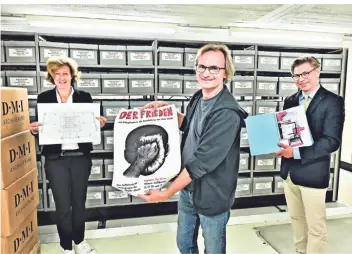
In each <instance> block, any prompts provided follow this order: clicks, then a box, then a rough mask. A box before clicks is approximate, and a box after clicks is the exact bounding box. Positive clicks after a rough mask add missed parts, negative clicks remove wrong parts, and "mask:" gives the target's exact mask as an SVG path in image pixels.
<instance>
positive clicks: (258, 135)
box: [246, 105, 314, 156]
mask: <svg viewBox="0 0 352 254" xmlns="http://www.w3.org/2000/svg"><path fill="white" fill-rule="evenodd" d="M246 129H247V134H248V143H249V148H250V152H251V155H252V156H256V155H263V154H270V153H275V152H277V151H279V150H281V149H282V148H281V147H280V146H279V145H278V144H279V143H282V144H285V145H289V146H291V147H302V146H311V145H312V144H313V143H314V142H313V139H312V136H311V132H310V129H309V126H308V121H307V117H306V114H305V111H304V108H303V106H302V105H301V106H297V107H293V108H290V109H287V110H283V111H280V112H275V113H268V114H261V115H255V116H249V117H248V118H247V119H246Z"/></svg>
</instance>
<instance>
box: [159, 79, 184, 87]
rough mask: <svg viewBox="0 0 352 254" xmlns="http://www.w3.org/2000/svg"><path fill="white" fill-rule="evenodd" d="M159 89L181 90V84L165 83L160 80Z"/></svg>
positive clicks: (177, 82)
mask: <svg viewBox="0 0 352 254" xmlns="http://www.w3.org/2000/svg"><path fill="white" fill-rule="evenodd" d="M161 87H164V88H181V82H179V81H176V82H175V81H166V80H162V81H161Z"/></svg>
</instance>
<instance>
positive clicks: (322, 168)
mask: <svg viewBox="0 0 352 254" xmlns="http://www.w3.org/2000/svg"><path fill="white" fill-rule="evenodd" d="M300 95H301V92H298V93H296V94H294V95H291V96H289V97H287V98H286V99H285V102H284V109H288V108H292V107H296V106H298V105H299V96H300ZM306 115H307V120H308V124H309V128H310V131H311V133H312V137H313V140H314V144H313V145H312V146H309V147H300V148H299V152H300V154H301V159H300V160H295V159H294V158H290V159H286V158H284V157H282V161H281V170H280V175H281V177H282V178H283V179H286V178H287V175H288V172H290V178H291V180H292V182H293V183H294V184H297V185H301V186H305V187H311V188H319V189H323V188H327V187H328V186H329V179H330V157H331V153H333V152H335V151H336V150H337V149H338V148H339V147H340V145H341V140H342V131H343V125H344V121H345V102H344V98H343V97H341V96H339V95H336V94H334V93H332V92H330V91H328V90H326V89H325V88H324V87H320V88H319V90H318V91H317V93H316V94H315V96H314V98H313V100H312V101H311V102H310V104H309V106H308V108H307V111H306Z"/></svg>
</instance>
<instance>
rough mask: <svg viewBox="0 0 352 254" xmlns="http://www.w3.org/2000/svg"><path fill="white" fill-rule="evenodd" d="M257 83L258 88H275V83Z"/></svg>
mask: <svg viewBox="0 0 352 254" xmlns="http://www.w3.org/2000/svg"><path fill="white" fill-rule="evenodd" d="M258 85H259V89H260V90H275V88H276V84H274V83H264V82H259V84H258Z"/></svg>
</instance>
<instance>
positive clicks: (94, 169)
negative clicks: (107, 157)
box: [90, 166, 101, 175]
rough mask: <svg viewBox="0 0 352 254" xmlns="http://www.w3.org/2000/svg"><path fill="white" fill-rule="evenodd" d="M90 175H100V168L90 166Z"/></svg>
mask: <svg viewBox="0 0 352 254" xmlns="http://www.w3.org/2000/svg"><path fill="white" fill-rule="evenodd" d="M90 173H91V174H93V175H95V174H100V173H101V168H100V166H92V168H91V170H90Z"/></svg>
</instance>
